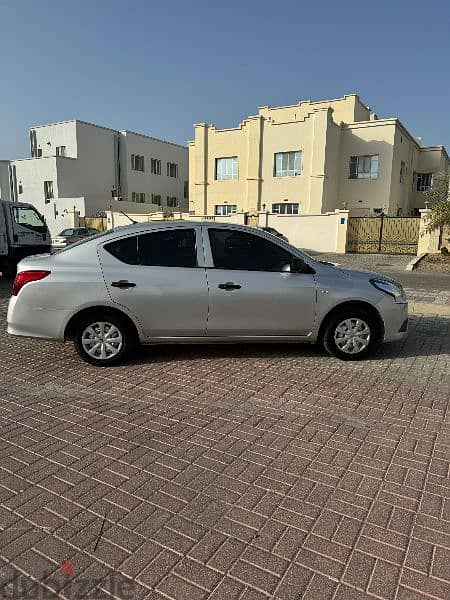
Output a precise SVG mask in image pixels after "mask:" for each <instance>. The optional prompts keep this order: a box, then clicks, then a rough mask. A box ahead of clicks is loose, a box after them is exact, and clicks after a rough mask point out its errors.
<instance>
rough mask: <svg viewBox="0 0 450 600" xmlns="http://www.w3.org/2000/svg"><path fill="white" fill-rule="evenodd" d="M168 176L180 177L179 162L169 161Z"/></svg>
mask: <svg viewBox="0 0 450 600" xmlns="http://www.w3.org/2000/svg"><path fill="white" fill-rule="evenodd" d="M167 177H172V178H173V179H177V178H178V163H174V162H171V161H168V162H167Z"/></svg>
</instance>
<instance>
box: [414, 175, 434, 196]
mask: <svg viewBox="0 0 450 600" xmlns="http://www.w3.org/2000/svg"><path fill="white" fill-rule="evenodd" d="M433 175H434V173H433V172H432V171H427V172H421V173H419V172H416V173H414V184H413V185H414V191H415V192H419V193H423V192H426V191H427V190H429V189H430V188H432V187H433ZM424 177H429V179H430V184H429V185H428V184H424V183H423V182H422V180H423V178H424ZM419 182H420V183H419ZM419 188H420V189H419Z"/></svg>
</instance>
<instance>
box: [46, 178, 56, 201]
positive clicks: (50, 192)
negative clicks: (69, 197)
mask: <svg viewBox="0 0 450 600" xmlns="http://www.w3.org/2000/svg"><path fill="white" fill-rule="evenodd" d="M44 198H45V203H46V204H48V203H49V202H50V200H51V199H52V198H54V195H53V181H44Z"/></svg>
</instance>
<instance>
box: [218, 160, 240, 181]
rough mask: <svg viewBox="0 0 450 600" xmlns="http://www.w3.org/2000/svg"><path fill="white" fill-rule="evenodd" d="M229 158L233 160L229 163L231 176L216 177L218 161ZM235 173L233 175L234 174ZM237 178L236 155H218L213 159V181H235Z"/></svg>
mask: <svg viewBox="0 0 450 600" xmlns="http://www.w3.org/2000/svg"><path fill="white" fill-rule="evenodd" d="M223 160H230V161H234V163H233V162H232V163H231V171H230V172H229V173H230V174H231V177H218V173H219V169H218V166H219V161H223ZM234 175H235V176H234ZM238 179H239V157H238V156H218V157H216V158H215V161H214V180H215V181H237V180H238Z"/></svg>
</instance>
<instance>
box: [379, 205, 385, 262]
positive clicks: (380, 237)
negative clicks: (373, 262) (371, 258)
mask: <svg viewBox="0 0 450 600" xmlns="http://www.w3.org/2000/svg"><path fill="white" fill-rule="evenodd" d="M380 219H381V221H380V234H379V238H378V254H380V253H381V241H382V239H383V224H384V212H382V213H381V215H380Z"/></svg>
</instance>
